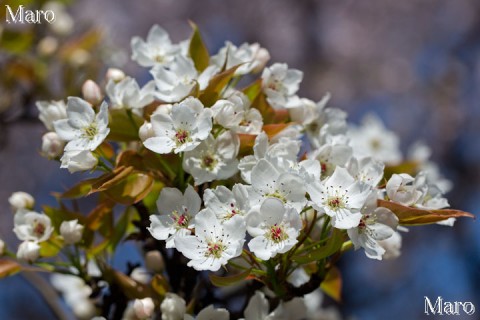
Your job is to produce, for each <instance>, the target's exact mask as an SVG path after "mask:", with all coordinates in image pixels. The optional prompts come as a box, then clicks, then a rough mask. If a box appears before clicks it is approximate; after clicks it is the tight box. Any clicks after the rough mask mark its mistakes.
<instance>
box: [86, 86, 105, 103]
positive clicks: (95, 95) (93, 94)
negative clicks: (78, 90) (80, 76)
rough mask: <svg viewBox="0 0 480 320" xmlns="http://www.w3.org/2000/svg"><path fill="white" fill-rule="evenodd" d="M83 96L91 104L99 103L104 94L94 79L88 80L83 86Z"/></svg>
mask: <svg viewBox="0 0 480 320" xmlns="http://www.w3.org/2000/svg"><path fill="white" fill-rule="evenodd" d="M82 94H83V98H84V99H85V100H87V101H88V102H90V103H91V104H94V105H95V104H98V103H100V102H101V101H102V99H103V95H102V91H101V90H100V87H99V86H98V84H96V83H95V81H93V80H87V81H85V82H84V83H83V86H82Z"/></svg>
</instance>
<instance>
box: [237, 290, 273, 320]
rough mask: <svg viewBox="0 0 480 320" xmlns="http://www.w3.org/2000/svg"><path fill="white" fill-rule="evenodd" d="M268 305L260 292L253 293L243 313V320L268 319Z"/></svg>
mask: <svg viewBox="0 0 480 320" xmlns="http://www.w3.org/2000/svg"><path fill="white" fill-rule="evenodd" d="M269 309H270V304H269V303H268V300H267V298H265V294H264V293H263V292H261V291H258V290H257V291H255V294H254V295H253V296H252V297H251V298H250V300H249V301H248V304H247V307H246V308H245V310H244V311H243V315H244V317H245V318H244V319H245V320H258V319H268V317H267V316H268V311H269Z"/></svg>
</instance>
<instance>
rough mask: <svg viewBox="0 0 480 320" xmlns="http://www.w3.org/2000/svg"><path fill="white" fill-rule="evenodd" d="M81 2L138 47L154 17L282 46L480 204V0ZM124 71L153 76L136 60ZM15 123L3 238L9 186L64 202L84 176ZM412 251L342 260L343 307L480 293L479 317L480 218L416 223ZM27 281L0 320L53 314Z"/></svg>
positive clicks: (312, 94) (467, 206)
mask: <svg viewBox="0 0 480 320" xmlns="http://www.w3.org/2000/svg"><path fill="white" fill-rule="evenodd" d="M69 12H70V13H71V14H72V16H73V17H74V18H75V19H79V20H81V21H84V22H85V21H88V22H91V23H93V24H96V25H99V26H101V27H102V28H103V30H104V32H105V35H106V37H107V38H108V41H109V42H111V43H113V44H115V45H116V46H117V47H118V48H124V49H125V55H126V56H129V55H130V50H129V48H130V46H129V43H130V39H131V37H132V36H134V35H140V36H142V37H145V36H146V34H147V32H148V30H149V28H150V27H151V26H152V25H153V24H155V23H157V24H160V25H161V26H163V27H164V28H165V29H166V30H168V31H169V32H170V34H171V37H172V38H173V40H174V41H180V40H183V39H185V38H187V37H188V36H189V34H190V27H189V25H188V23H187V20H188V19H190V20H192V21H195V22H196V23H197V24H198V25H199V27H200V30H201V31H202V34H203V35H204V38H205V40H206V42H207V44H208V47H209V49H210V51H211V52H215V51H216V50H217V49H218V48H220V47H221V46H223V44H224V41H226V40H230V41H232V42H234V43H235V44H241V43H242V42H245V41H248V42H259V43H260V44H261V45H262V46H263V47H265V48H267V49H268V50H269V51H270V54H271V56H272V59H271V62H286V63H288V64H289V66H290V67H293V68H298V69H300V70H303V71H304V81H303V83H302V85H301V90H300V96H305V97H309V98H311V99H313V100H319V99H320V98H321V97H322V96H323V94H324V93H325V92H327V91H329V92H331V93H332V96H333V98H332V100H331V106H334V107H338V108H341V109H343V110H345V111H347V112H348V113H349V120H350V121H351V122H358V121H359V119H360V118H361V117H362V116H363V115H364V114H366V113H368V112H375V113H376V114H378V115H379V116H380V117H381V118H382V119H383V120H384V121H385V123H386V125H387V127H388V128H390V129H391V130H393V131H395V132H396V133H397V134H398V135H399V136H400V137H401V140H402V147H403V151H404V152H405V151H406V150H407V148H408V147H409V146H410V145H411V144H412V143H413V142H415V141H417V140H422V141H425V142H426V143H427V144H428V145H429V146H430V147H431V148H432V151H433V156H432V158H433V160H434V161H436V162H437V163H438V164H439V165H440V168H441V171H442V172H443V174H444V175H445V176H446V177H447V178H449V179H450V180H452V181H453V184H454V188H453V190H452V191H451V192H450V193H449V194H448V195H447V197H448V199H449V201H450V204H451V206H452V207H454V208H458V209H462V210H465V211H469V212H472V213H475V214H477V213H478V212H479V208H480V142H479V141H480V90H479V88H480V2H479V1H476V0H455V1H448V0H409V1H380V0H371V1H353V0H352V1H315V0H303V1H294V0H292V1H278V0H263V1H258V2H254V1H249V2H247V1H240V0H238V1H237V0H224V1H216V0H203V1H198V0H184V1H175V0H144V1H128V0H121V1H120V0H106V1H102V2H100V1H95V0H78V1H75V2H74V3H73V5H72V6H71V7H70V8H69ZM124 69H125V71H126V72H127V73H129V74H132V75H135V76H137V77H140V78H144V79H146V78H147V76H148V75H147V74H146V71H144V70H141V69H140V68H139V67H137V66H136V65H135V64H133V63H127V64H126V65H125V66H124ZM103 71H104V70H99V75H100V74H101V73H102V72H103ZM0 98H1V97H0ZM32 110H34V108H32ZM30 115H35V111H32V112H30ZM3 126H4V127H5V128H6V131H3V132H2V135H5V136H4V138H5V137H6V142H5V144H3V145H2V147H1V149H0V181H1V182H2V183H1V186H0V217H1V219H2V220H1V224H0V232H1V233H0V236H1V237H2V238H4V239H5V240H6V241H7V242H8V243H9V245H10V246H12V247H13V246H14V245H16V243H17V242H16V240H15V239H13V238H11V235H12V233H11V229H12V217H11V213H10V210H9V206H8V203H7V198H8V196H9V195H10V194H11V193H12V192H14V191H18V190H24V191H27V192H30V193H31V194H33V195H35V197H36V199H37V203H47V204H48V203H52V202H53V198H52V197H51V196H50V195H49V192H50V191H51V190H56V191H58V190H62V188H63V187H65V186H68V185H71V184H72V182H73V181H74V180H75V176H73V177H72V176H71V175H69V174H68V173H66V172H65V171H64V170H60V169H58V164H56V163H53V162H52V163H50V162H48V161H47V160H45V159H44V158H41V157H40V156H39V155H38V150H39V149H40V145H41V139H40V137H41V134H42V133H43V128H42V125H41V124H40V122H39V121H33V120H32V119H31V118H29V117H28V116H23V117H19V118H17V119H15V121H8V123H6V122H4V124H3ZM402 252H403V255H402V256H401V257H400V258H399V259H397V260H393V261H383V262H377V261H372V260H370V259H368V258H366V257H365V256H364V254H363V253H362V252H351V253H349V254H348V255H346V256H345V257H344V258H343V259H342V260H341V267H342V270H343V276H344V289H343V298H344V299H343V303H341V304H340V305H339V306H338V307H339V308H340V309H341V311H342V313H343V314H344V315H345V316H346V317H351V318H354V319H362V320H363V319H399V320H400V319H402V320H403V319H423V318H425V319H428V318H429V317H427V316H425V315H424V314H423V310H424V296H428V297H430V298H431V299H436V297H438V296H442V297H444V299H445V300H447V301H471V302H473V303H474V304H475V306H476V307H477V309H478V310H477V312H476V314H475V315H474V316H473V317H472V319H473V318H478V314H479V313H480V309H479V308H480V227H479V222H478V221H473V220H461V221H458V222H457V223H456V225H455V227H454V228H449V227H443V226H428V227H417V228H411V229H410V232H409V233H407V234H404V243H403V248H402ZM20 285H21V286H22V287H21V289H20ZM28 288H29V287H28V284H26V283H25V281H22V280H19V279H16V280H15V278H13V279H9V280H2V281H0V319H50V318H52V315H51V314H50V313H48V312H49V311H48V310H43V309H42V308H40V306H41V305H42V301H41V300H40V299H41V298H39V297H36V296H35V295H34V291H32V292H33V294H30V295H29V296H28V301H29V306H31V307H29V308H28V310H30V311H28V312H27V311H26V309H25V308H24V307H23V306H24V305H25V299H27V298H26V294H25V292H26V290H27V289H28ZM36 307H39V308H38V309H37V308H36ZM31 310H35V312H33V313H32V312H31Z"/></svg>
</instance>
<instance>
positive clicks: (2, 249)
mask: <svg viewBox="0 0 480 320" xmlns="http://www.w3.org/2000/svg"><path fill="white" fill-rule="evenodd" d="M4 254H5V241H3V240H2V239H0V257H1V256H3V255H4Z"/></svg>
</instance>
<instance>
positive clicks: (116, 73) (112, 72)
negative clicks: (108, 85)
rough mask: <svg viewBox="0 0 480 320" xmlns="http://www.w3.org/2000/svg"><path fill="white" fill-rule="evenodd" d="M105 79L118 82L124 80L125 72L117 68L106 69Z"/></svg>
mask: <svg viewBox="0 0 480 320" xmlns="http://www.w3.org/2000/svg"><path fill="white" fill-rule="evenodd" d="M105 78H106V79H107V80H108V81H110V80H112V81H114V82H119V81H122V79H123V78H125V72H123V71H122V70H120V69H117V68H108V70H107V73H106V74H105Z"/></svg>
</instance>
